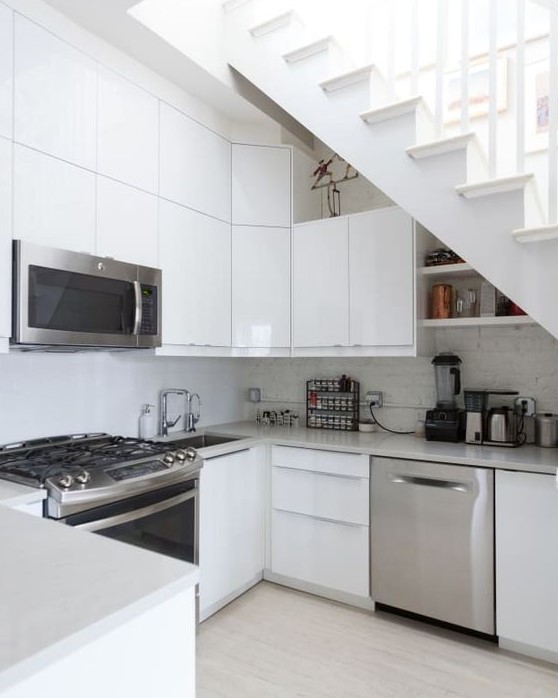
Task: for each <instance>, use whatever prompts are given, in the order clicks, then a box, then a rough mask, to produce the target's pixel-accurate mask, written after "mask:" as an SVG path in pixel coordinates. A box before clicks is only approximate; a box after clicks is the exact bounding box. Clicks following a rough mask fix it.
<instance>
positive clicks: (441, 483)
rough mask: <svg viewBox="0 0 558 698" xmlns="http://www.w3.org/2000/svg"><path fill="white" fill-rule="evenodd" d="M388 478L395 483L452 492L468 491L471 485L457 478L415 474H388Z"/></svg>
mask: <svg viewBox="0 0 558 698" xmlns="http://www.w3.org/2000/svg"><path fill="white" fill-rule="evenodd" d="M389 479H390V480H391V482H393V483H394V484H396V485H419V486H421V487H437V488H439V489H442V490H453V491H454V492H465V493H467V492H470V490H471V485H470V484H469V483H468V482H458V481H457V480H436V479H435V478H433V477H418V476H417V475H390V476H389Z"/></svg>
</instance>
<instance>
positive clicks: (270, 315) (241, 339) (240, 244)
mask: <svg viewBox="0 0 558 698" xmlns="http://www.w3.org/2000/svg"><path fill="white" fill-rule="evenodd" d="M290 259H291V233H290V228H271V227H269V228H267V227H261V226H236V225H233V227H232V319H233V330H232V331H233V346H235V347H266V348H267V347H270V348H271V347H290V344H291V331H290V318H291V315H290V312H291V282H290V268H291V262H290Z"/></svg>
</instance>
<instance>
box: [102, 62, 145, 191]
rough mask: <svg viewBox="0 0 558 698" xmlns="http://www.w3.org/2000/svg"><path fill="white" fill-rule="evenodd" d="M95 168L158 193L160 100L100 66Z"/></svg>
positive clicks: (122, 180)
mask: <svg viewBox="0 0 558 698" xmlns="http://www.w3.org/2000/svg"><path fill="white" fill-rule="evenodd" d="M98 119H99V127H98V128H99V131H98V134H99V135H98V145H97V148H98V150H97V152H98V171H99V172H100V173H101V174H105V175H108V176H109V177H114V178H115V179H118V180H120V181H121V182H125V183H126V184H132V185H134V186H136V187H138V188H139V189H143V190H145V191H149V192H151V193H153V194H156V193H157V190H158V185H159V102H158V100H157V99H156V98H155V97H153V96H152V95H150V94H149V93H148V92H145V90H142V89H141V88H139V87H136V86H135V85H133V84H132V83H131V82H129V81H128V80H125V79H124V78H122V77H120V76H119V75H116V73H113V72H112V71H110V70H107V69H106V68H103V67H102V66H101V67H100V68H99V103H98Z"/></svg>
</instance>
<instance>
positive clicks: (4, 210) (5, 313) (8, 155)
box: [0, 137, 12, 337]
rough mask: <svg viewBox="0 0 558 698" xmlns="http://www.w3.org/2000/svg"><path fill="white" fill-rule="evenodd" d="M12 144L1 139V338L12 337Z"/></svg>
mask: <svg viewBox="0 0 558 698" xmlns="http://www.w3.org/2000/svg"><path fill="white" fill-rule="evenodd" d="M11 279H12V143H11V141H9V140H7V139H6V138H1V137H0V337H9V336H10V335H11V313H12V308H11V298H12V289H11Z"/></svg>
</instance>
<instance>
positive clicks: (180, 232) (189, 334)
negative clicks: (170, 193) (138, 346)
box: [159, 200, 231, 347]
mask: <svg viewBox="0 0 558 698" xmlns="http://www.w3.org/2000/svg"><path fill="white" fill-rule="evenodd" d="M159 265H160V267H161V269H162V271H163V344H179V345H186V344H194V345H201V346H216V347H230V345H231V227H230V224H229V223H224V222H223V221H220V220H217V219H215V218H211V217H209V216H205V215H203V214H201V213H197V212H196V211H192V210H191V209H188V208H184V207H183V206H178V205H176V204H173V203H170V202H168V201H164V200H161V201H160V203H159Z"/></svg>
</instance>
